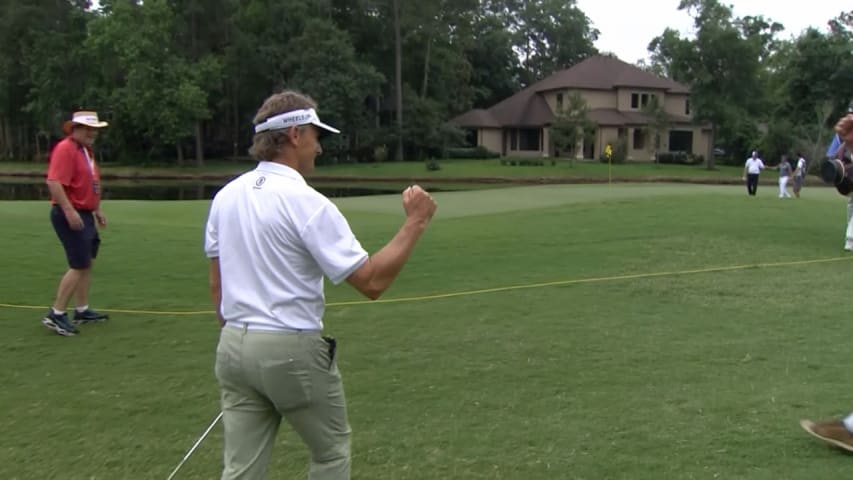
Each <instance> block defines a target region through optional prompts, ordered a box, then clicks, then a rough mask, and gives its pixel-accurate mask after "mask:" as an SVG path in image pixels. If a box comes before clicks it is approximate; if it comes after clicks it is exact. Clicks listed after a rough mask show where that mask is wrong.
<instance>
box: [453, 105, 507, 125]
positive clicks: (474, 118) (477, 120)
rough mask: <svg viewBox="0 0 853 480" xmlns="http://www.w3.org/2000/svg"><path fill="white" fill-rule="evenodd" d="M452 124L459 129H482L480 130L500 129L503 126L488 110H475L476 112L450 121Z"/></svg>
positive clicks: (470, 111)
mask: <svg viewBox="0 0 853 480" xmlns="http://www.w3.org/2000/svg"><path fill="white" fill-rule="evenodd" d="M450 123H451V124H453V125H456V126H457V127H480V128H484V127H486V128H488V127H492V128H500V127H501V124H500V123H498V121H497V120H495V117H493V116H492V114H491V113H490V112H489V111H488V110H483V109H482V108H475V109H474V110H469V111H467V112H465V113H463V114H462V115H459V116H458V117H456V118H454V119H452V120H451V121H450Z"/></svg>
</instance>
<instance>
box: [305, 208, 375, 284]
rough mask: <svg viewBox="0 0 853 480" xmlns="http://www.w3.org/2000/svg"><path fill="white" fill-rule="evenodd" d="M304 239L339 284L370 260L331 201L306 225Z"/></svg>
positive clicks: (316, 258)
mask: <svg viewBox="0 0 853 480" xmlns="http://www.w3.org/2000/svg"><path fill="white" fill-rule="evenodd" d="M301 237H302V241H303V242H304V244H305V247H306V248H307V249H308V251H309V252H310V253H311V256H312V257H314V260H315V261H316V262H317V264H318V265H319V266H320V269H321V270H323V273H324V274H325V275H326V276H327V277H329V280H331V281H332V283H334V284H335V285H338V284H340V283H341V282H343V281H344V280H346V279H347V277H349V276H350V275H351V274H352V273H353V272H355V271H356V270H358V269H359V267H361V266H362V265H364V262H366V261H367V259H368V254H367V251H365V250H364V248H362V246H361V244H360V243H359V241H358V239H356V238H355V234H353V233H352V230H351V229H350V226H349V223H347V220H346V218H344V216H343V214H341V212H340V210H338V207H336V206H335V204H334V203H332V202H327V203H325V204H324V205H323V207H321V208H320V210H318V211H317V213H315V214H314V215H313V216H312V217H311V218H310V219H309V220H308V222H307V223H306V224H305V228H303V230H302V234H301Z"/></svg>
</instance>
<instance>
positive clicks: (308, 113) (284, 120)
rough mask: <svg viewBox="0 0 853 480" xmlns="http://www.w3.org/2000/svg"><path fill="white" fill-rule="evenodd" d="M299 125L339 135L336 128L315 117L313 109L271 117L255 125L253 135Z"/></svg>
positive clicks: (292, 111) (315, 112)
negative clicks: (312, 126) (310, 126)
mask: <svg viewBox="0 0 853 480" xmlns="http://www.w3.org/2000/svg"><path fill="white" fill-rule="evenodd" d="M300 125H314V126H315V127H317V128H319V129H321V130H324V131H326V132H329V133H341V131H340V130H338V129H337V128H334V127H332V126H331V125H326V124H325V123H323V122H321V121H320V117H318V116H317V111H316V110H314V109H313V108H307V109H304V110H291V111H289V112H284V113H279V114H278V115H273V116H272V117H270V118H268V119H266V120H264V121H263V122H261V123H259V124H257V125H255V133H261V132H266V131H269V130H281V129H284V128H290V127H298V126H300Z"/></svg>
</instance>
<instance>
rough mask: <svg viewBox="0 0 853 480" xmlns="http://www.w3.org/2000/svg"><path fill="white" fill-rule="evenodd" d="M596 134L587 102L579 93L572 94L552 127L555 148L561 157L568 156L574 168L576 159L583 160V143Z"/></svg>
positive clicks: (558, 113)
mask: <svg viewBox="0 0 853 480" xmlns="http://www.w3.org/2000/svg"><path fill="white" fill-rule="evenodd" d="M594 133H595V124H594V123H593V122H592V120H590V119H589V106H588V105H587V104H586V101H585V100H584V99H583V97H581V96H580V94H579V93H577V92H574V93H572V94H570V95H569V96H568V98H567V99H566V105H565V107H564V108H563V109H562V110H560V111H558V112H557V116H556V118H555V119H554V123H553V124H552V125H551V139H552V141H553V142H554V146H555V147H556V148H557V149H558V150H559V152H560V155H561V156H562V155H565V154H568V155H569V159H570V161H569V165H571V166H574V159H575V158H583V142H584V141H586V140H589V139H591V138H592V136H593V135H594ZM579 145H580V148H578V146H579Z"/></svg>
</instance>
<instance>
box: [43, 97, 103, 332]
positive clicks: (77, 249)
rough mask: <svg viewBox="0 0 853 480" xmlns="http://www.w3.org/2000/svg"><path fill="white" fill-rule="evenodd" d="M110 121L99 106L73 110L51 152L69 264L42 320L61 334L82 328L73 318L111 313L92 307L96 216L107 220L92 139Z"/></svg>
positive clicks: (53, 190) (56, 220) (57, 223)
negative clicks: (72, 306)
mask: <svg viewBox="0 0 853 480" xmlns="http://www.w3.org/2000/svg"><path fill="white" fill-rule="evenodd" d="M106 126H107V122H101V121H99V120H98V114H97V113H95V112H75V113H74V115H73V116H72V118H71V120H69V121H67V122H65V125H64V126H63V131H64V132H65V134H66V135H67V136H66V137H65V138H64V139H63V140H62V141H60V142H59V143H57V144H56V146H55V147H54V148H53V151H52V152H51V153H50V164H49V166H48V169H47V188H48V190H49V191H50V198H51V203H52V204H53V207H52V208H51V211H50V221H51V223H52V224H53V229H54V230H55V231H56V235H57V236H58V237H59V241H60V242H61V243H62V247H63V248H64V249H65V256H66V258H67V259H68V266H69V269H68V271H67V272H65V275H63V277H62V280H61V281H60V282H59V288H58V289H57V292H56V300H55V301H54V302H53V306H52V307H51V308H50V311H48V312H47V315H45V317H44V319H42V324H43V325H44V326H45V327H47V328H49V329H50V330H53V331H54V332H56V333H58V334H59V335H62V336H72V335H75V334H77V333H79V331H78V330H77V327H76V326H75V324H76V325H79V324H81V323H86V322H97V321H103V320H106V319H107V315H104V314H102V313H99V312H96V311H94V310H91V309H90V308H89V282H90V279H91V272H92V262H93V260H94V259H95V257H97V255H98V246H99V245H100V243H101V239H100V237H99V236H98V228H97V227H96V226H95V222H97V226H98V227H101V228H104V227H106V226H107V219H106V217H104V214H103V212H101V180H100V175H99V174H98V166H97V165H96V164H95V155H94V152H93V151H92V144H93V143H94V142H95V139H96V138H97V137H98V129H99V128H103V127H106ZM72 295H74V301H75V305H76V307H77V308H76V309H75V312H74V320H73V322H72V321H69V319H68V314H67V313H65V309H66V308H67V306H68V302H69V301H70V300H71V296H72Z"/></svg>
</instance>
